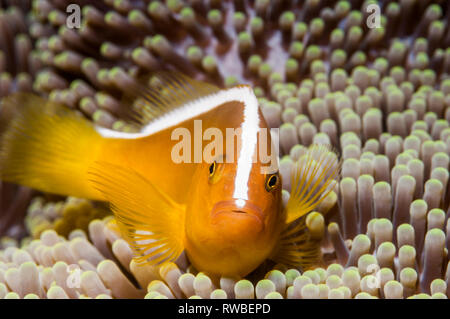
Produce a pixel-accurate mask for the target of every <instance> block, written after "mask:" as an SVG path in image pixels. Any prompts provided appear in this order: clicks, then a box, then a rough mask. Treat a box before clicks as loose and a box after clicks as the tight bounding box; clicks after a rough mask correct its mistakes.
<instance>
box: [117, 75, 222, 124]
mask: <svg viewBox="0 0 450 319" xmlns="http://www.w3.org/2000/svg"><path fill="white" fill-rule="evenodd" d="M219 90H220V88H218V87H217V86H214V85H212V84H209V83H206V82H202V81H197V80H194V79H192V78H190V77H188V76H186V75H184V74H182V73H178V72H173V71H158V72H155V73H152V74H151V75H149V76H145V77H143V78H141V79H139V80H138V81H137V82H136V84H134V85H132V86H131V88H130V90H127V93H126V94H125V96H124V98H123V102H122V104H124V105H127V106H129V108H128V111H129V112H128V114H126V117H127V118H128V119H129V121H130V122H132V123H134V124H135V125H137V126H138V128H140V129H142V128H143V127H145V126H148V125H149V124H151V123H152V122H154V121H156V120H157V119H159V118H161V117H163V116H165V115H167V114H168V113H170V112H171V111H173V110H175V109H178V108H182V107H184V106H186V105H187V104H189V103H190V102H193V101H195V100H197V99H200V98H202V97H205V96H208V95H212V94H214V93H216V92H218V91H219Z"/></svg>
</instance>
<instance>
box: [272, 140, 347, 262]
mask: <svg viewBox="0 0 450 319" xmlns="http://www.w3.org/2000/svg"><path fill="white" fill-rule="evenodd" d="M340 167H341V161H340V160H339V159H338V156H337V155H336V153H334V152H333V151H332V149H331V147H330V146H327V145H319V144H314V145H311V146H310V147H309V148H308V150H307V152H306V153H305V154H304V155H303V156H301V157H300V158H299V160H298V161H297V162H296V163H295V166H294V169H293V170H292V173H291V194H290V197H289V200H288V202H287V204H286V207H285V208H284V209H285V213H286V222H285V227H284V229H283V231H282V233H281V236H280V239H279V241H278V243H277V246H276V247H275V249H274V253H273V255H272V257H271V258H270V259H272V260H273V261H275V262H279V263H282V264H285V265H288V266H291V267H295V268H298V267H302V268H303V269H306V268H308V267H310V266H313V265H315V264H317V263H318V262H320V241H321V240H322V237H323V231H324V227H325V226H324V219H323V216H322V215H321V214H319V213H317V212H312V211H313V210H314V209H315V208H316V207H317V206H318V205H319V204H321V203H322V202H323V201H324V200H325V202H326V201H328V202H330V201H331V200H332V199H333V198H334V197H333V196H329V195H331V194H333V193H332V191H333V189H334V187H335V185H336V180H337V179H338V177H339V171H340ZM330 197H332V198H331V199H330ZM325 206H327V205H325ZM328 206H329V205H328ZM311 212H312V213H311Z"/></svg>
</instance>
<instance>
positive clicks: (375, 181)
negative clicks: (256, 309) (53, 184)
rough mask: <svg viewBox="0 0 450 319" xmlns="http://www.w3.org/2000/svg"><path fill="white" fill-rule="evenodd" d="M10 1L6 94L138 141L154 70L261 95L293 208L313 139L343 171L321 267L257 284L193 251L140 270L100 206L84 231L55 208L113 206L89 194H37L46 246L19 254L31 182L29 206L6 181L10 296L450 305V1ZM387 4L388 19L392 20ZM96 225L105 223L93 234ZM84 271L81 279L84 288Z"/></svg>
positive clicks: (328, 205)
mask: <svg viewBox="0 0 450 319" xmlns="http://www.w3.org/2000/svg"><path fill="white" fill-rule="evenodd" d="M6 3H7V4H10V5H7V6H5V7H4V8H3V10H0V35H2V36H0V98H1V97H3V96H6V95H7V94H9V93H12V92H14V91H17V90H22V91H34V92H36V93H39V94H40V95H42V96H45V97H48V98H49V99H51V100H54V101H57V102H60V103H63V104H65V105H66V106H68V107H70V108H72V109H74V110H78V111H80V112H81V113H82V114H84V116H86V117H88V118H90V119H91V120H92V121H94V122H95V123H96V124H98V125H101V126H105V127H109V128H112V129H116V130H124V131H126V130H130V129H132V128H130V127H129V126H127V125H126V124H125V121H124V120H123V119H121V109H123V108H124V107H126V105H123V100H122V96H123V95H124V93H126V91H127V88H129V87H130V84H132V83H134V81H136V80H137V79H138V78H139V77H140V76H142V75H145V74H148V73H149V72H152V71H158V70H161V69H164V70H178V71H181V72H183V73H185V74H187V75H189V76H192V77H195V78H198V79H202V80H206V81H209V82H212V83H214V84H216V85H219V86H222V87H229V86H233V85H236V84H239V83H247V84H251V85H252V87H253V89H254V92H255V94H256V96H257V97H258V100H259V104H260V107H261V110H262V112H263V114H264V117H265V119H266V121H267V123H268V124H269V126H270V127H272V128H279V141H280V172H281V174H282V177H283V188H284V191H283V196H284V199H285V200H286V199H287V198H288V197H289V191H290V174H291V172H292V169H293V167H294V164H295V162H296V161H297V160H298V159H299V158H300V157H301V155H302V154H304V152H305V150H306V148H307V147H308V146H309V145H311V144H313V143H318V144H329V145H331V146H333V147H334V148H335V149H336V150H338V151H339V153H340V156H341V158H342V161H343V164H342V171H341V179H340V181H339V184H338V185H337V187H336V188H335V189H334V192H332V193H330V195H329V197H328V198H327V200H325V201H324V202H322V204H321V205H320V207H318V208H317V209H316V212H312V213H310V214H309V215H308V217H307V221H306V223H307V225H308V236H309V237H308V238H309V242H310V243H312V244H313V245H316V246H317V247H318V249H320V251H321V255H322V262H321V264H319V265H316V267H311V268H308V269H306V268H305V269H287V268H286V267H285V266H283V265H275V266H273V265H270V267H271V268H272V269H267V267H268V265H262V266H261V267H260V268H259V269H257V270H256V271H255V272H254V273H252V274H251V275H250V276H249V277H248V278H212V277H211V278H210V277H208V276H207V275H206V274H204V273H202V272H197V271H196V270H195V269H193V267H192V266H190V265H189V261H188V260H187V259H186V258H185V257H184V256H182V257H180V259H179V260H177V262H176V263H166V264H164V265H163V266H161V267H160V268H157V267H139V266H137V265H136V264H135V263H134V262H133V261H132V253H131V250H130V248H129V247H128V245H127V244H126V242H125V241H123V240H122V239H120V235H119V233H117V232H116V231H115V226H114V219H113V218H112V217H104V216H105V215H101V214H103V213H98V212H96V213H92V214H91V213H86V214H85V216H84V217H83V223H84V224H83V225H82V224H81V222H80V223H79V224H77V222H76V221H75V220H74V219H70V218H68V219H67V220H66V219H64V218H62V217H59V218H60V219H59V222H53V221H54V220H55V219H56V218H57V217H58V216H65V215H64V214H62V215H58V216H57V215H51V214H50V213H49V212H47V213H46V210H45V208H44V209H41V208H40V206H39V205H42V203H44V202H45V203H49V204H46V205H48V209H49V210H52V209H53V213H55V214H56V211H58V212H62V210H61V209H62V208H63V207H66V206H69V207H70V205H73V204H74V203H78V204H80V203H83V204H80V205H88V206H89V205H90V206H89V208H86V209H85V210H84V211H85V212H91V211H93V210H95V209H97V208H98V207H101V206H97V205H100V204H98V203H92V204H90V203H89V202H88V201H85V200H75V199H69V200H67V202H61V201H60V202H59V203H55V201H53V202H54V203H53V204H51V203H52V201H51V200H48V201H47V200H46V201H43V200H40V199H35V200H34V201H33V203H32V204H31V206H30V207H29V209H28V211H29V213H28V217H27V218H26V219H25V224H26V225H27V230H28V232H29V234H30V236H32V237H25V239H22V241H21V242H20V243H19V242H17V241H15V240H14V239H12V237H16V238H22V237H23V229H24V228H23V227H22V231H17V232H13V231H11V229H12V225H13V224H15V223H17V222H19V224H20V220H21V219H22V221H23V219H24V216H25V209H26V206H27V205H28V198H31V197H32V194H31V193H30V192H31V191H29V190H27V189H24V188H19V190H18V192H17V195H15V196H16V198H15V199H14V197H13V196H12V195H8V194H11V193H8V192H6V194H7V195H4V194H5V191H4V189H5V187H3V188H2V195H3V196H2V197H1V199H0V203H1V207H0V209H1V214H0V218H1V219H0V221H1V223H2V224H1V225H6V228H5V226H2V227H3V228H1V227H0V229H5V230H9V231H10V233H6V232H5V231H3V232H2V231H0V235H3V234H7V235H9V236H10V237H8V238H6V239H4V240H2V241H1V245H2V247H3V249H2V250H1V251H0V297H3V296H4V297H6V298H36V297H39V298H45V297H47V298H81V297H89V298H110V297H114V298H140V297H145V298H199V297H200V298H305V299H306V298H333V299H339V298H389V299H392V298H447V297H450V267H449V265H450V264H449V258H450V255H449V253H448V250H449V248H450V222H448V220H449V214H450V209H449V203H450V186H449V183H448V179H449V161H450V159H449V154H450V127H449V120H450V77H449V74H450V29H449V28H448V23H447V22H446V21H449V20H450V7H449V6H448V5H447V6H445V4H444V3H445V2H444V1H399V2H395V1H378V2H377V1H373V0H367V1H362V0H356V1H317V0H308V1H303V2H301V3H299V2H297V1H281V0H273V1H268V0H255V1H239V0H235V1H231V0H230V1H215V0H167V1H144V0H116V1H112V0H103V1H87V0H86V1H82V0H80V1H73V0H71V1H68V0H35V1H21V2H19V3H20V6H19V5H17V3H18V2H17V1H12V0H11V1H6ZM71 3H76V4H79V5H80V7H81V19H80V25H79V27H75V28H69V27H68V26H67V24H66V22H67V19H68V18H70V17H71V13H68V12H66V8H67V6H68V5H69V4H71ZM370 5H376V6H378V7H379V8H380V12H381V15H380V16H379V20H378V21H377V19H376V16H375V18H374V16H373V15H372V13H371V12H370V11H369V10H368V8H369V6H370ZM368 21H371V22H372V23H375V24H376V22H379V26H376V25H375V27H373V25H372V24H370V25H369V23H368ZM411 21H418V23H411ZM372 27H373V28H372ZM0 124H1V123H0ZM0 133H1V132H0ZM43 151H44V150H43ZM2 185H4V184H2ZM7 187H13V186H7ZM39 196H42V195H39ZM4 203H5V204H4ZM23 203H25V204H23ZM21 205H23V206H22V207H18V206H21ZM8 207H9V208H8ZM55 207H57V209H55ZM86 207H87V206H86ZM98 209H100V208H98ZM69 210H70V209H69ZM81 210H82V211H83V209H81ZM75 211H76V210H75ZM53 213H52V214H53ZM49 214H50V216H49ZM58 214H60V213H58ZM98 214H100V215H98ZM105 214H106V213H105ZM69 215H70V214H69ZM92 218H101V219H95V220H93V221H91V222H90V224H89V226H88V227H86V225H87V223H88V222H89V221H90V220H91V219H92ZM63 220H64V222H63ZM13 221H14V223H13ZM61 223H63V225H64V227H62V226H61ZM58 225H59V226H58ZM75 228H84V231H83V230H73V229H75ZM44 229H45V230H44ZM52 229H54V230H52ZM58 234H59V235H58ZM39 236H40V237H39ZM33 238H34V239H33ZM37 238H39V239H37ZM73 265H78V266H77V267H78V269H79V273H78V275H80V278H81V279H80V282H79V283H80V285H75V286H76V287H75V288H70V287H69V286H68V284H67V283H68V281H67V278H68V277H69V276H70V278H71V280H72V279H73V278H75V279H76V276H75V274H76V271H77V269H75V268H76V267H75V268H74V269H72V268H71V267H72V266H73ZM69 268H70V269H69ZM68 269H69V270H68ZM72 275H73V276H72ZM75 279H74V280H75ZM75 281H76V280H75Z"/></svg>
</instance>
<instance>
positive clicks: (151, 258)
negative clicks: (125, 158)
mask: <svg viewBox="0 0 450 319" xmlns="http://www.w3.org/2000/svg"><path fill="white" fill-rule="evenodd" d="M89 175H90V181H91V183H92V184H93V185H94V187H95V188H97V189H98V190H99V191H100V192H101V193H103V195H104V197H105V199H106V200H107V201H109V202H110V206H111V209H112V211H113V212H114V215H115V218H116V221H117V225H118V227H119V229H120V232H121V235H122V236H123V238H124V239H125V240H126V241H127V242H128V244H129V245H130V247H131V248H132V250H133V252H134V253H135V255H136V257H135V261H136V262H137V263H144V264H152V265H155V264H161V263H162V262H165V261H175V260H176V259H177V258H178V257H179V256H180V254H181V253H182V252H183V250H184V220H185V218H184V214H185V208H184V206H183V205H180V204H178V203H176V202H175V201H173V200H172V199H171V198H170V197H169V196H168V195H167V194H165V193H163V192H162V191H161V190H160V189H158V188H157V187H156V186H155V185H154V184H153V183H151V182H150V181H149V180H148V179H146V178H145V177H144V176H142V175H141V174H139V173H138V172H136V171H134V170H133V169H130V168H126V167H122V166H118V165H115V164H110V163H106V162H95V163H94V164H93V165H92V166H91V168H90V170H89Z"/></svg>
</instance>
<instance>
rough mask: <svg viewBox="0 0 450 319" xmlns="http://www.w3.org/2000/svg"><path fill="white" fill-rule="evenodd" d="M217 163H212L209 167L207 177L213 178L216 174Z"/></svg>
mask: <svg viewBox="0 0 450 319" xmlns="http://www.w3.org/2000/svg"><path fill="white" fill-rule="evenodd" d="M216 168H217V163H216V161H214V162H212V163H211V165H209V177H213V176H214V173H215V172H216Z"/></svg>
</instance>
